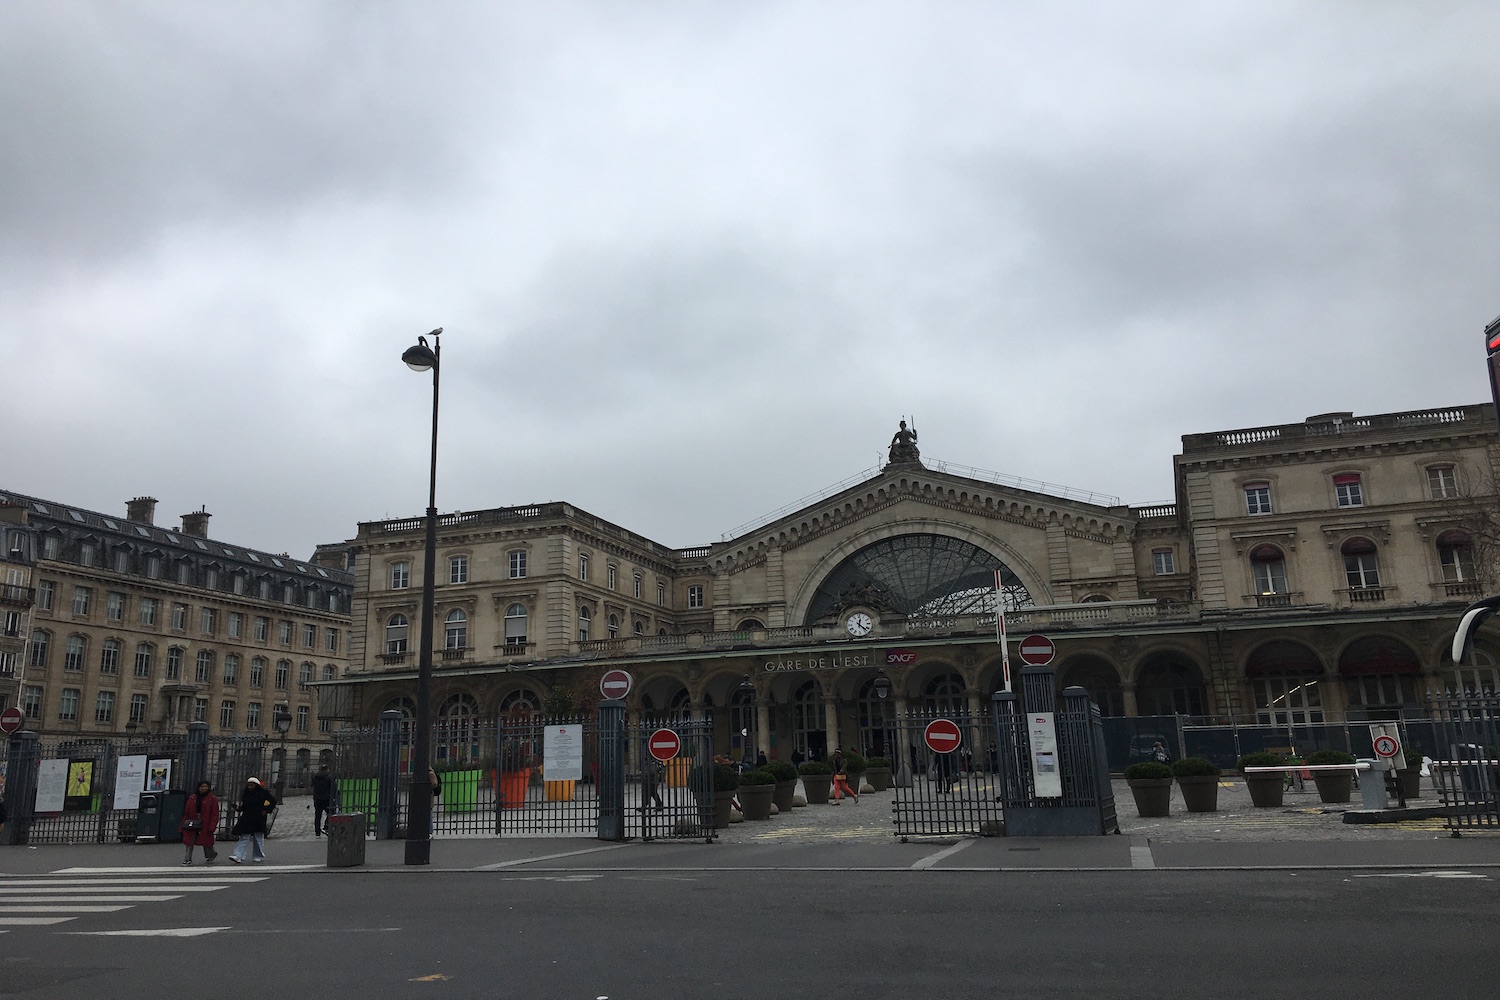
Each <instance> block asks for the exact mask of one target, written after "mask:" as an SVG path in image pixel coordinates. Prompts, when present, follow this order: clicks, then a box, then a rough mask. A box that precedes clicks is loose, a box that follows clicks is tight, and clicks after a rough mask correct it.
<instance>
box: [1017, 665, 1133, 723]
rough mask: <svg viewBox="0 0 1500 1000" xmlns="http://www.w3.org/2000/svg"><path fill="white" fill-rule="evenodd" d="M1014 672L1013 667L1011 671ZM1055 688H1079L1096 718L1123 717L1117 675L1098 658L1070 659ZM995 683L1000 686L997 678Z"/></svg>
mask: <svg viewBox="0 0 1500 1000" xmlns="http://www.w3.org/2000/svg"><path fill="white" fill-rule="evenodd" d="M1011 669H1012V670H1014V669H1015V667H1014V665H1012V667H1011ZM1057 676H1058V678H1059V681H1058V687H1059V688H1067V687H1074V686H1076V687H1081V688H1083V689H1084V690H1085V691H1087V692H1088V693H1089V700H1090V701H1092V702H1093V703H1094V704H1096V705H1098V706H1099V714H1100V715H1103V716H1110V717H1118V716H1122V715H1124V714H1125V692H1124V690H1123V689H1122V688H1121V686H1120V674H1119V671H1117V670H1115V668H1114V665H1113V664H1111V663H1110V662H1109V661H1108V660H1106V659H1104V658H1103V657H1100V656H1074V657H1070V658H1069V659H1068V661H1067V662H1066V663H1064V664H1063V666H1062V669H1061V670H1060V671H1058V675H1057ZM995 683H996V685H997V687H998V685H999V684H1000V675H998V674H997V675H996V677H995Z"/></svg>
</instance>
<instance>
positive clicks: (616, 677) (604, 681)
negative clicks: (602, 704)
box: [599, 670, 631, 698]
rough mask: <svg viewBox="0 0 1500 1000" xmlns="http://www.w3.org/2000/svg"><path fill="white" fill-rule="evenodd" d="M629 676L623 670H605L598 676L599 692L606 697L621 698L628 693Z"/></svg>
mask: <svg viewBox="0 0 1500 1000" xmlns="http://www.w3.org/2000/svg"><path fill="white" fill-rule="evenodd" d="M630 685H631V677H630V675H629V674H628V673H626V672H625V671H623V670H607V671H605V673H604V676H603V677H601V678H599V693H600V694H602V695H604V697H606V698H623V697H625V696H626V695H627V694H629V693H630Z"/></svg>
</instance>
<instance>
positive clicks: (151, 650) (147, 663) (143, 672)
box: [135, 642, 156, 677]
mask: <svg viewBox="0 0 1500 1000" xmlns="http://www.w3.org/2000/svg"><path fill="white" fill-rule="evenodd" d="M155 655H156V647H155V646H153V645H151V643H149V642H142V643H139V644H137V645H136V647H135V675H136V676H137V677H150V676H151V661H152V659H153V658H154V657H155Z"/></svg>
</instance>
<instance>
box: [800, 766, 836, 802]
mask: <svg viewBox="0 0 1500 1000" xmlns="http://www.w3.org/2000/svg"><path fill="white" fill-rule="evenodd" d="M802 787H803V788H805V789H807V804H808V805H810V806H822V805H827V804H828V789H830V788H832V787H833V775H831V774H804V775H803V776H802Z"/></svg>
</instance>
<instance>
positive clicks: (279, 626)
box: [276, 619, 292, 646]
mask: <svg viewBox="0 0 1500 1000" xmlns="http://www.w3.org/2000/svg"><path fill="white" fill-rule="evenodd" d="M276 638H277V639H279V640H280V641H281V644H282V645H283V646H290V645H291V644H292V623H291V622H289V621H287V620H286V619H282V620H281V621H279V622H277V623H276Z"/></svg>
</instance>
